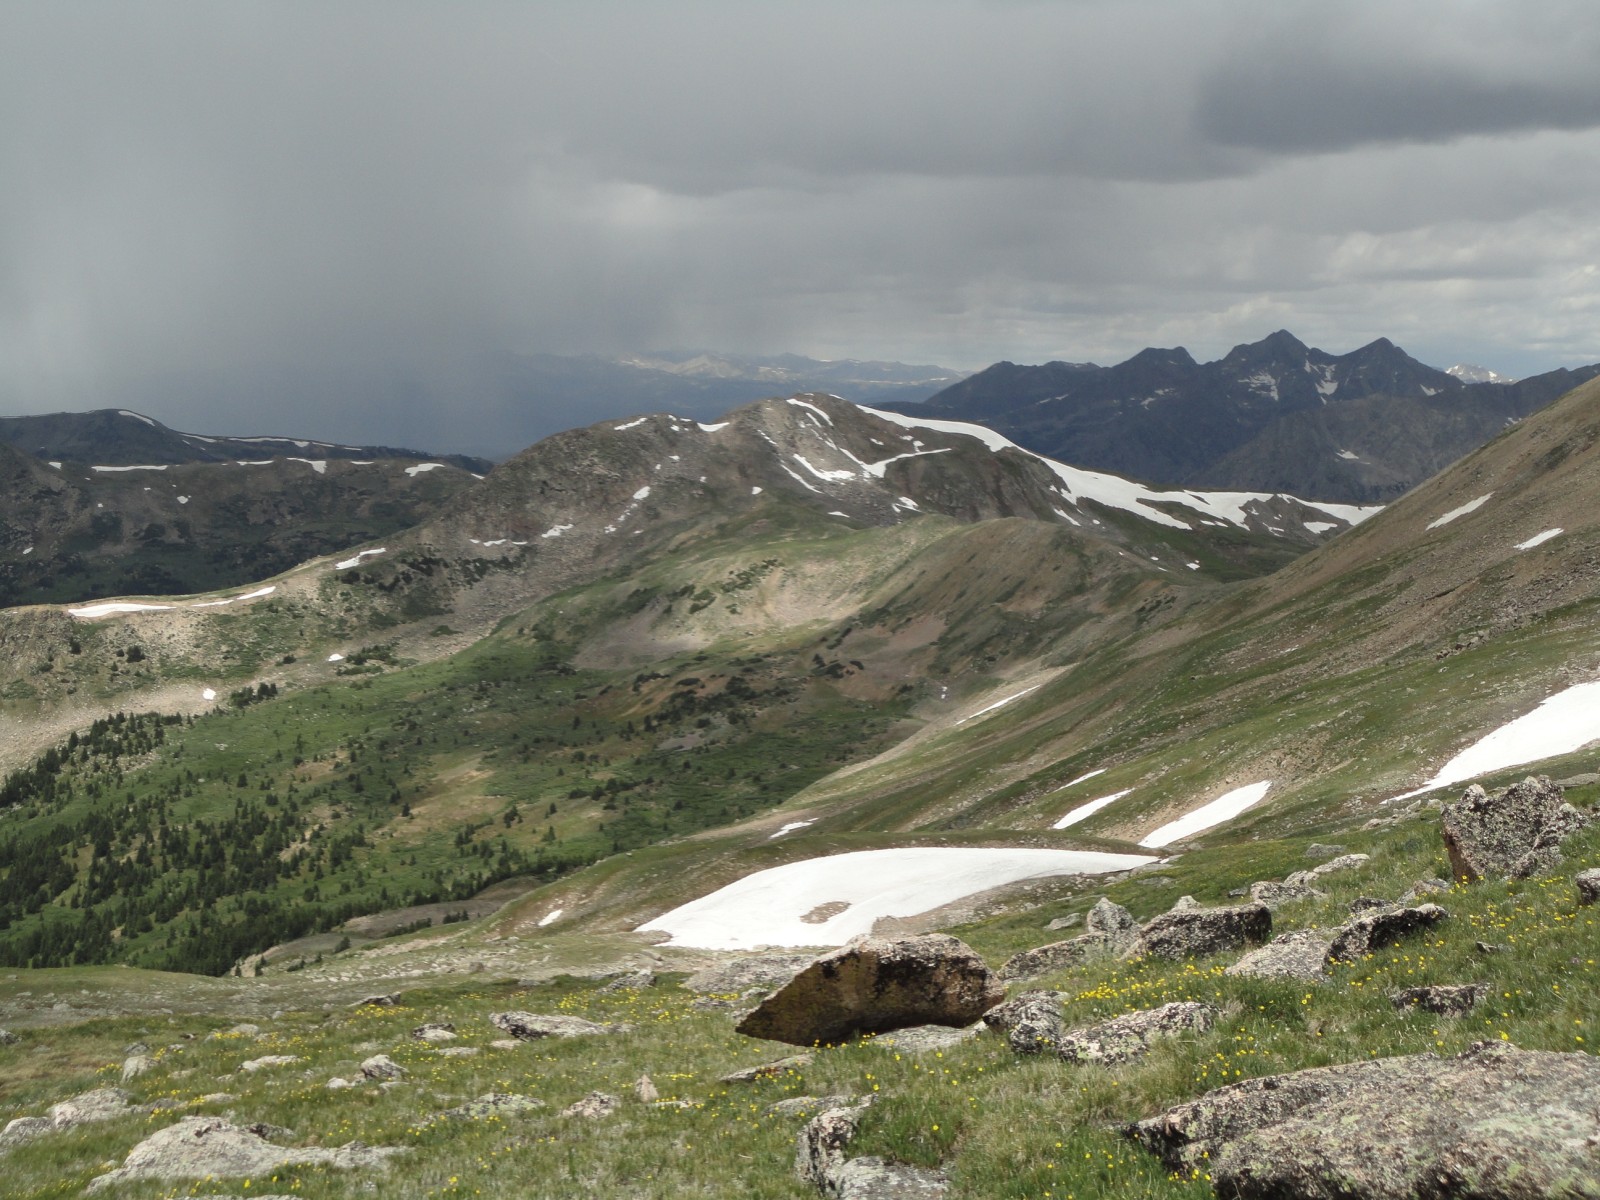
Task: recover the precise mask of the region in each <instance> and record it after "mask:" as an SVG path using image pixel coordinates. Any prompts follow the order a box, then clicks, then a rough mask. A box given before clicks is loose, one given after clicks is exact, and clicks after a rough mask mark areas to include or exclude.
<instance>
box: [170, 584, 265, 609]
mask: <svg viewBox="0 0 1600 1200" xmlns="http://www.w3.org/2000/svg"><path fill="white" fill-rule="evenodd" d="M277 590H278V588H277V585H276V584H271V583H269V584H268V585H267V586H266V587H259V588H257V589H256V590H255V591H253V592H243V593H241V594H240V595H237V596H229V597H228V598H227V599H226V600H202V601H201V602H200V603H199V604H191V605H190V606H189V607H190V608H221V607H222V606H223V605H224V604H234V603H237V602H238V601H240V600H255V599H258V598H259V597H261V596H270V595H272V593H273V592H275V591H277Z"/></svg>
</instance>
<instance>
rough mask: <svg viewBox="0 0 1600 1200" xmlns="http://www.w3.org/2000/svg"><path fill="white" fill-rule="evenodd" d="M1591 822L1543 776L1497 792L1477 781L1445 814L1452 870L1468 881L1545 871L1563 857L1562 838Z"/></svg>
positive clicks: (1442, 828) (1444, 831) (1441, 825)
mask: <svg viewBox="0 0 1600 1200" xmlns="http://www.w3.org/2000/svg"><path fill="white" fill-rule="evenodd" d="M1587 823H1588V818H1587V817H1586V816H1584V814H1582V813H1580V812H1579V811H1578V810H1577V809H1575V808H1573V807H1572V805H1570V804H1567V803H1566V802H1565V801H1564V800H1562V798H1561V788H1560V786H1559V785H1557V784H1554V783H1551V782H1550V780H1549V779H1548V778H1547V777H1546V776H1543V775H1540V776H1537V777H1533V776H1530V777H1529V778H1527V779H1524V780H1523V781H1522V782H1521V783H1516V784H1512V785H1511V786H1510V787H1508V788H1506V789H1505V790H1504V791H1500V792H1496V793H1495V794H1494V795H1492V796H1491V795H1489V793H1487V792H1485V791H1484V790H1483V789H1482V788H1481V787H1479V786H1478V785H1477V784H1473V785H1472V786H1471V787H1469V788H1468V789H1467V790H1466V791H1465V792H1463V793H1462V794H1461V799H1460V800H1457V801H1456V802H1455V803H1454V804H1447V805H1446V806H1445V807H1444V811H1443V812H1441V813H1440V814H1439V828H1440V832H1441V833H1442V834H1443V836H1444V848H1445V853H1447V854H1448V855H1449V856H1450V870H1451V871H1452V872H1453V873H1454V874H1455V877H1456V878H1457V879H1460V880H1464V881H1466V882H1472V881H1473V880H1477V879H1489V878H1504V879H1527V878H1529V877H1530V876H1533V875H1539V874H1543V873H1544V872H1546V871H1549V870H1551V869H1552V868H1554V867H1555V866H1556V864H1557V863H1559V862H1560V861H1561V842H1562V841H1563V840H1564V839H1565V838H1567V837H1568V836H1570V835H1571V834H1573V833H1576V832H1577V831H1578V830H1579V829H1582V828H1583V826H1584V825H1585V824H1587Z"/></svg>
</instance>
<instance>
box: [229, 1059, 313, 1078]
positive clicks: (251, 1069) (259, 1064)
mask: <svg viewBox="0 0 1600 1200" xmlns="http://www.w3.org/2000/svg"><path fill="white" fill-rule="evenodd" d="M299 1061H300V1056H299V1055H298V1054H263V1055H262V1056H261V1057H260V1058H252V1059H250V1060H249V1061H247V1062H242V1063H240V1064H239V1070H241V1071H243V1072H244V1073H245V1074H246V1075H253V1074H254V1073H255V1072H257V1071H265V1070H266V1069H267V1068H268V1067H287V1066H289V1065H290V1064H291V1063H297V1062H299Z"/></svg>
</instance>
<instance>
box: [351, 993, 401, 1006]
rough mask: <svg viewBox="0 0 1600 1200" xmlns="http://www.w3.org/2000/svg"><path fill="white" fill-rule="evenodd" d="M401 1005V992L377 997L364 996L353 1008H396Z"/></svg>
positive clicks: (382, 994)
mask: <svg viewBox="0 0 1600 1200" xmlns="http://www.w3.org/2000/svg"><path fill="white" fill-rule="evenodd" d="M399 1003H400V993H399V992H384V993H381V994H379V995H376V996H363V997H361V999H359V1000H357V1001H356V1002H355V1003H354V1004H352V1005H351V1006H350V1007H351V1008H369V1007H370V1008H394V1007H395V1006H396V1005H398V1004H399Z"/></svg>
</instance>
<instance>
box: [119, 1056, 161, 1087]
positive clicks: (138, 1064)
mask: <svg viewBox="0 0 1600 1200" xmlns="http://www.w3.org/2000/svg"><path fill="white" fill-rule="evenodd" d="M155 1065H156V1060H155V1059H153V1058H151V1057H150V1056H149V1055H148V1054H131V1055H129V1056H128V1057H127V1058H125V1059H123V1060H122V1082H123V1083H128V1082H130V1081H131V1080H134V1079H137V1078H139V1076H141V1075H143V1074H144V1073H145V1072H146V1071H148V1070H150V1068H151V1067H153V1066H155Z"/></svg>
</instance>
